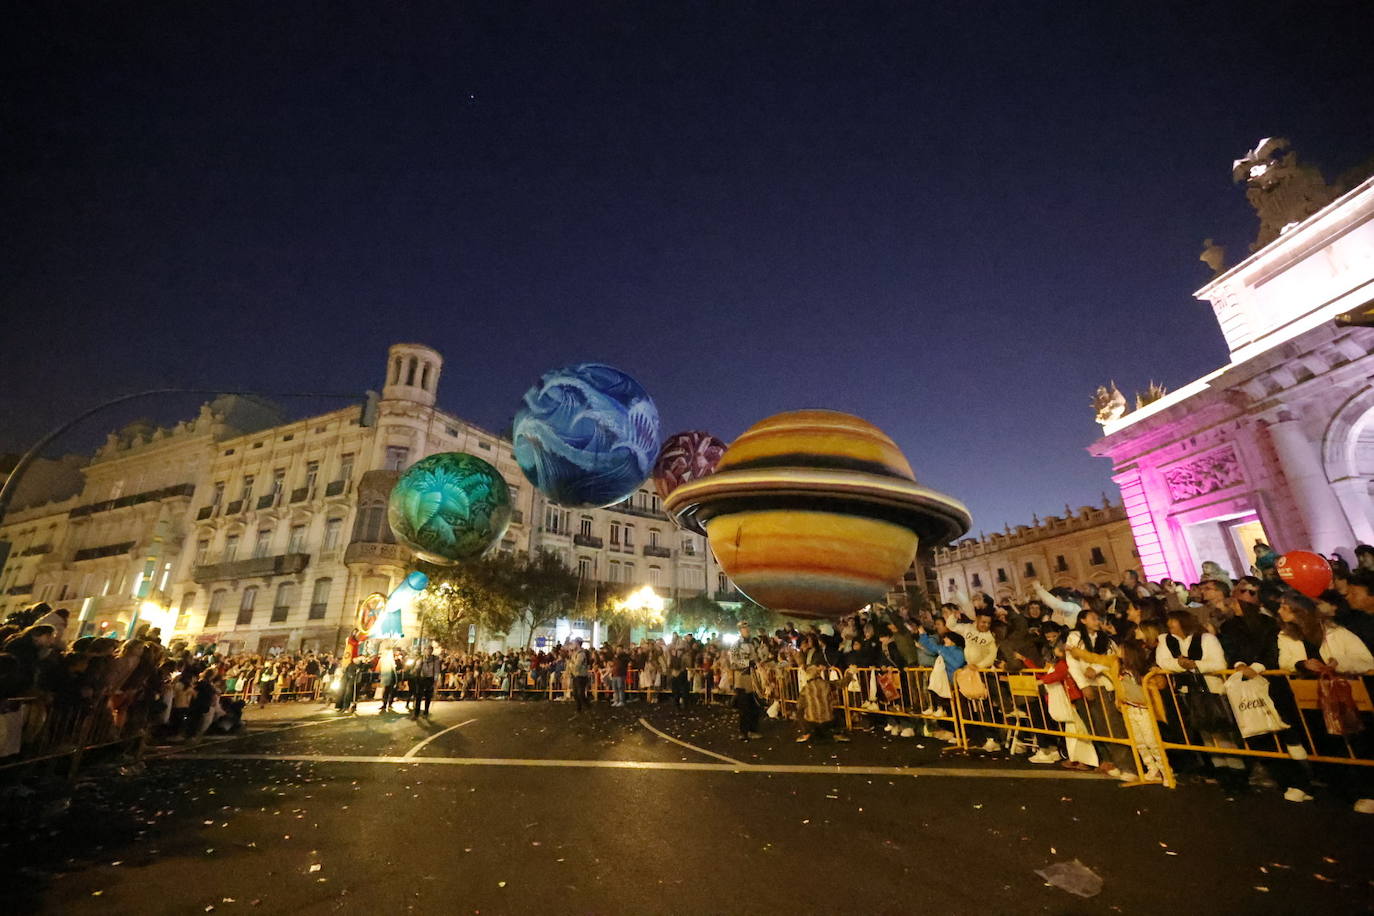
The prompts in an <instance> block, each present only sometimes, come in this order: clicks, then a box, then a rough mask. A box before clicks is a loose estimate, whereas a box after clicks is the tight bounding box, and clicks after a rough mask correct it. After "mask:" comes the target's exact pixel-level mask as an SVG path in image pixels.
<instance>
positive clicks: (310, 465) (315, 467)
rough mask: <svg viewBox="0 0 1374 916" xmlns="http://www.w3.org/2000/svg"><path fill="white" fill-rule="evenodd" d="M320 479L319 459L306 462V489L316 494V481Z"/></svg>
mask: <svg viewBox="0 0 1374 916" xmlns="http://www.w3.org/2000/svg"><path fill="white" fill-rule="evenodd" d="M319 479H320V463H319V462H318V461H307V462H306V464H305V489H306V491H307V492H308V493H309V494H310V495H311V496H314V495H315V481H317V480H319Z"/></svg>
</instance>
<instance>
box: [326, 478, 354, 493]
mask: <svg viewBox="0 0 1374 916" xmlns="http://www.w3.org/2000/svg"><path fill="white" fill-rule="evenodd" d="M347 489H348V481H347V480H331V481H329V483H327V484H325V485H324V495H325V496H341V495H343V492H344V490H347Z"/></svg>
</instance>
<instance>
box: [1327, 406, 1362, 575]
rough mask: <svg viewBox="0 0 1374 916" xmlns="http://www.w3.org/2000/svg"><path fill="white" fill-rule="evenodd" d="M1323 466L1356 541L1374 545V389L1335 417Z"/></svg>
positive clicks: (1331, 424)
mask: <svg viewBox="0 0 1374 916" xmlns="http://www.w3.org/2000/svg"><path fill="white" fill-rule="evenodd" d="M1322 465H1323V470H1325V472H1326V479H1327V481H1328V482H1329V483H1330V484H1331V490H1332V492H1333V493H1335V495H1336V499H1337V501H1339V502H1340V505H1341V510H1342V511H1343V512H1344V513H1345V517H1346V520H1347V521H1348V522H1349V523H1350V527H1351V529H1352V530H1353V531H1354V533H1355V537H1356V539H1357V540H1359V541H1361V542H1363V543H1366V544H1370V543H1374V387H1370V388H1365V389H1364V390H1362V391H1360V392H1359V393H1358V394H1356V395H1355V396H1353V397H1351V398H1350V399H1349V400H1347V401H1346V402H1345V403H1344V404H1343V405H1341V408H1340V410H1338V411H1336V415H1335V416H1334V417H1332V418H1331V422H1330V424H1328V426H1327V428H1326V435H1325V436H1324V437H1323V439H1322ZM1347 559H1350V558H1347Z"/></svg>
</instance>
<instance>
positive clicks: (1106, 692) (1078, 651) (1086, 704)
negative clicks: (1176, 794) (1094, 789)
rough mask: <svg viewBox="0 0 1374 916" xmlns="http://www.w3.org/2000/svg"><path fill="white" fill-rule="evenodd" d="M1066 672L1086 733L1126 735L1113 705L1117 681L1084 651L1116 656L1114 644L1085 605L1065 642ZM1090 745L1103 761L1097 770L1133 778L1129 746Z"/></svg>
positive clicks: (1100, 742) (1119, 713) (1101, 743)
mask: <svg viewBox="0 0 1374 916" xmlns="http://www.w3.org/2000/svg"><path fill="white" fill-rule="evenodd" d="M1064 652H1065V655H1066V656H1067V659H1066V660H1067V661H1068V664H1069V673H1070V674H1072V675H1073V680H1074V683H1076V684H1077V685H1078V689H1079V691H1080V693H1081V696H1080V697H1079V699H1077V700H1075V701H1074V708H1075V709H1076V710H1077V712H1078V716H1079V718H1081V719H1082V720H1083V723H1084V724H1085V725H1087V726H1088V733H1089V734H1092V735H1101V736H1103V737H1108V738H1129V737H1130V735H1129V734H1128V733H1127V731H1126V721H1125V720H1124V719H1123V718H1122V716H1121V710H1120V709H1118V708H1117V705H1116V684H1115V683H1114V682H1113V681H1112V678H1111V674H1110V673H1109V672H1108V671H1107V670H1106V669H1104V668H1101V667H1099V666H1097V665H1095V664H1093V663H1092V662H1091V661H1088V660H1085V659H1084V658H1083V657H1082V656H1083V654H1085V653H1086V654H1089V655H1115V654H1116V643H1115V642H1113V641H1112V638H1111V637H1110V636H1108V635H1107V634H1106V632H1104V631H1103V629H1102V615H1100V614H1099V613H1098V612H1097V611H1096V610H1095V609H1093V608H1091V607H1086V608H1084V609H1083V610H1082V612H1081V613H1079V615H1078V625H1077V626H1076V627H1074V629H1073V631H1072V632H1071V633H1069V635H1068V638H1067V639H1066V640H1065V642H1064ZM1093 747H1094V748H1095V749H1096V750H1097V756H1098V758H1099V759H1100V760H1101V761H1102V763H1101V765H1100V766H1099V767H1098V769H1099V770H1100V771H1101V772H1103V773H1105V774H1106V775H1108V776H1111V777H1113V778H1115V779H1123V780H1131V779H1135V778H1136V776H1135V772H1134V771H1135V758H1134V756H1133V755H1132V754H1131V749H1130V747H1129V746H1128V745H1125V744H1117V743H1115V742H1110V741H1094V742H1093Z"/></svg>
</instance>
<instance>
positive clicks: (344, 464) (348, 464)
mask: <svg viewBox="0 0 1374 916" xmlns="http://www.w3.org/2000/svg"><path fill="white" fill-rule="evenodd" d="M339 479H340V480H352V479H353V453H352V452H350V453H348V454H347V455H340V456H339Z"/></svg>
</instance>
